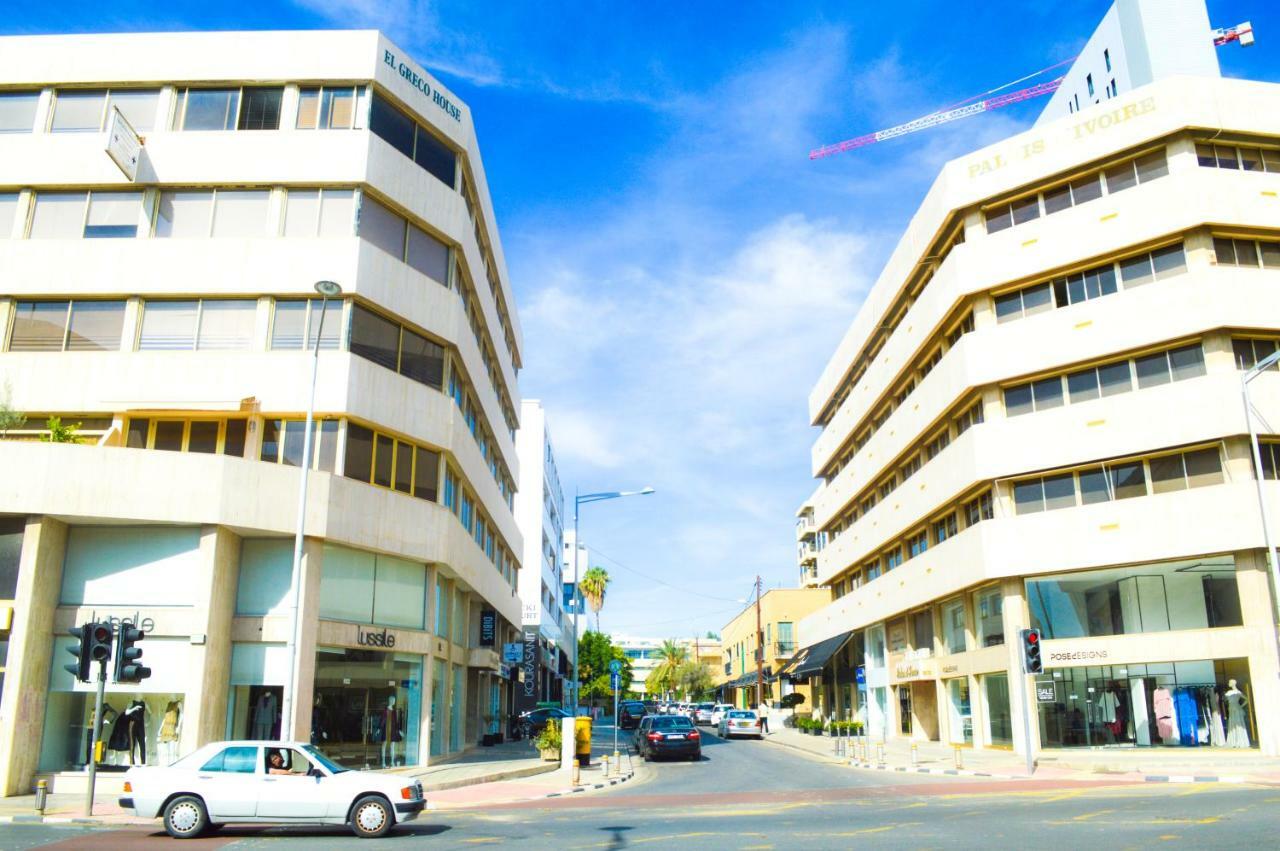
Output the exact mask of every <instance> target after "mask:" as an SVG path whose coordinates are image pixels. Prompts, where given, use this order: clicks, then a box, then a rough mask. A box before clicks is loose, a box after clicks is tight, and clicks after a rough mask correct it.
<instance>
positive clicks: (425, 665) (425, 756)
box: [418, 565, 440, 765]
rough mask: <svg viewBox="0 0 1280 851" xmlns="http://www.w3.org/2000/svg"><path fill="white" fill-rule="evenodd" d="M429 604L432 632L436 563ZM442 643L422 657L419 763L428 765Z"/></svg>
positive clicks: (431, 569)
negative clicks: (437, 653)
mask: <svg viewBox="0 0 1280 851" xmlns="http://www.w3.org/2000/svg"><path fill="white" fill-rule="evenodd" d="M426 570H427V606H426V619H427V622H426V629H428V630H430V631H431V632H432V633H434V632H435V628H436V570H437V568H436V567H435V566H434V565H427V568H426ZM439 644H440V640H439V637H438V636H437V637H436V638H435V639H433V640H432V641H431V648H432V651H433V652H430V653H427V654H426V655H425V656H423V657H422V702H421V707H420V710H419V714H418V729H419V730H420V731H421V733H420V734H419V735H418V764H419V765H428V764H430V761H431V726H432V724H434V723H435V719H434V718H433V717H432V716H431V690H432V687H433V683H434V681H435V665H434V664H433V661H434V659H435V652H434V650H435V648H436V647H438V646H439Z"/></svg>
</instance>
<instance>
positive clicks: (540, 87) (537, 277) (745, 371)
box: [0, 0, 1280, 636]
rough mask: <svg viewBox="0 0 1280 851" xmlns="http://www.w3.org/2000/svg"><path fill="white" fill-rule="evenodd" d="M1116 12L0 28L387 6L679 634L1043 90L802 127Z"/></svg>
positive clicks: (626, 544) (536, 6)
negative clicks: (980, 167)
mask: <svg viewBox="0 0 1280 851" xmlns="http://www.w3.org/2000/svg"><path fill="white" fill-rule="evenodd" d="M1109 5H1110V4H1109V0H1059V1H1058V2H1050V1H1049V0H1003V1H1002V0H996V2H986V3H964V4H956V3H942V2H920V0H904V2H898V3H893V4H884V3H868V2H862V3H851V2H845V3H776V2H769V3H765V2H735V3H732V4H730V3H694V4H691V3H672V2H652V3H643V4H641V3H630V4H626V3H603V2H591V3H574V4H570V3H559V2H541V3H532V2H507V3H454V2H425V0H292V2H290V0H256V1H255V2H253V3H244V4H241V3H208V2H207V0H206V2H187V0H169V2H164V3H160V2H149V0H135V2H132V3H129V4H124V5H121V4H102V3H98V2H83V0H73V1H72V2H59V3H48V2H32V0H16V2H15V0H10V2H9V3H7V4H6V11H5V15H4V16H3V19H0V30H3V31H6V32H10V33H31V32H64V31H97V30H168V29H268V28H275V29H287V28H316V27H377V28H380V29H383V30H384V31H386V32H387V33H388V35H389V36H390V37H391V38H392V39H393V40H395V41H396V42H398V43H399V44H400V45H401V47H403V48H404V49H406V50H407V51H409V52H410V53H411V54H413V55H414V57H415V58H416V59H417V60H418V61H419V62H421V63H422V64H423V65H425V66H426V67H427V68H428V69H430V70H431V71H433V72H434V73H436V74H437V75H438V76H439V77H440V79H441V80H442V81H444V82H445V83H446V84H447V85H448V86H449V87H451V88H452V89H453V90H454V91H455V92H457V93H458V95H459V96H461V97H462V98H463V100H465V101H466V102H467V103H468V104H469V106H470V107H471V110H472V113H473V115H474V117H475V122H476V125H477V130H478V134H479V138H480V145H481V150H482V153H483V156H484V164H485V168H486V171H487V173H488V176H489V185H490V188H491V191H492V193H493V201H494V207H495V209H496V211H497V216H498V221H499V227H500V231H501V238H502V241H503V244H504V247H505V251H506V256H507V264H508V269H509V272H510V275H511V280H512V283H513V286H514V288H515V292H516V298H517V302H518V305H517V307H518V311H519V313H520V316H521V322H522V324H523V326H524V334H525V346H526V368H525V370H524V372H523V373H522V374H521V385H522V386H521V392H522V394H523V395H524V396H525V397H526V398H540V399H542V400H543V401H544V404H545V405H546V406H547V408H548V410H549V415H550V418H551V427H552V431H553V440H554V442H555V445H556V450H557V453H558V456H559V461H560V474H561V480H562V481H563V482H564V484H565V488H566V495H567V496H568V497H570V498H571V497H572V493H573V489H574V487H575V486H577V487H580V488H581V489H582V490H583V492H589V491H597V490H615V489H630V488H638V487H640V486H643V485H652V486H653V487H655V488H657V490H658V493H657V494H655V495H653V496H650V497H643V498H635V499H629V500H625V501H613V502H604V503H598V504H595V505H591V506H588V507H587V508H586V509H585V511H584V514H583V536H584V539H585V540H587V541H588V542H589V543H590V544H592V545H593V546H594V547H595V548H596V549H597V551H598V553H599V557H598V558H597V559H596V563H599V564H602V565H603V566H605V567H606V568H608V569H609V570H610V572H611V573H612V575H613V577H614V580H615V582H614V586H613V587H612V588H611V589H610V593H609V599H608V601H607V603H606V607H605V611H604V613H603V617H604V627H605V629H606V630H614V631H618V632H625V633H628V634H633V635H654V636H673V635H691V634H693V633H695V632H703V631H705V630H707V629H713V630H719V628H720V627H721V626H722V625H723V624H724V623H725V621H727V620H728V619H729V618H730V617H731V616H732V615H733V614H734V612H736V611H737V609H738V608H740V607H739V606H738V605H737V604H735V602H734V601H735V600H738V599H742V598H745V597H746V596H747V595H748V593H749V591H750V585H751V583H752V581H753V580H754V577H755V575H756V574H757V573H759V574H760V575H762V576H763V577H764V580H765V583H766V586H767V587H774V586H777V585H780V584H781V585H791V584H794V582H795V579H796V576H797V568H796V564H795V554H794V533H793V514H794V511H795V509H796V507H797V506H798V505H799V504H800V502H801V501H802V500H803V499H804V498H805V497H806V496H808V494H809V493H811V492H812V490H813V489H814V486H815V482H814V481H813V480H812V479H811V478H810V476H809V448H810V445H811V444H812V442H813V440H814V438H815V436H816V432H814V431H813V430H812V429H811V428H810V427H809V426H808V422H807V410H806V398H807V396H808V392H809V390H810V388H811V387H812V385H813V383H814V380H815V379H816V378H817V376H818V374H819V372H820V371H821V369H822V367H823V366H824V364H825V363H826V360H827V358H828V356H829V355H830V354H831V352H832V350H833V349H834V347H835V344H836V342H837V341H838V339H839V338H840V336H841V335H842V334H843V332H844V330H845V329H846V328H847V326H848V324H849V323H850V322H851V321H852V319H853V316H854V314H855V313H856V311H857V308H858V305H859V304H860V302H861V299H862V297H863V295H864V294H865V292H866V289H867V287H868V286H869V285H870V283H871V282H872V281H874V279H875V277H876V275H877V273H878V272H879V269H880V266H881V264H882V263H883V261H884V259H885V258H886V257H887V256H888V254H889V252H890V251H891V250H892V248H893V246H894V244H895V242H896V240H897V238H898V235H899V234H900V232H901V231H902V229H903V227H904V226H905V224H906V222H907V220H908V219H909V217H910V216H911V214H912V213H913V212H914V210H915V208H916V206H917V204H918V203H919V201H920V199H921V198H922V197H923V195H924V193H925V191H926V190H927V188H928V186H929V184H930V183H931V181H932V180H933V178H934V176H935V175H936V173H937V171H938V168H939V166H940V165H941V164H942V163H943V162H945V161H946V160H948V159H950V158H952V157H955V156H957V155H959V154H961V153H963V152H965V151H967V150H970V149H972V148H975V147H979V146H981V145H984V144H987V143H990V142H992V141H995V140H996V139H999V138H1001V137H1003V136H1006V135H1009V134H1010V133H1014V132H1017V131H1019V130H1021V129H1024V128H1025V127H1027V126H1029V125H1030V123H1031V122H1032V121H1033V120H1034V118H1035V116H1036V114H1037V113H1038V111H1039V109H1040V108H1041V107H1042V106H1043V103H1044V101H1043V100H1041V101H1035V102H1031V103H1029V104H1025V105H1022V106H1018V107H1013V108H1010V109H1007V110H1004V111H1002V112H998V113H992V114H990V115H984V116H980V117H977V118H973V119H969V120H967V121H965V122H961V123H958V124H954V125H950V126H948V127H946V128H941V129H938V130H934V131H931V132H927V133H921V134H916V135H915V136H911V137H907V138H904V139H900V140H896V141H893V142H889V143H885V144H881V145H876V146H874V147H872V148H869V149H866V150H863V151H859V152H855V153H849V154H844V155H841V156H837V157H833V158H830V159H827V160H823V161H819V162H810V161H809V160H808V158H807V153H808V151H809V150H810V148H812V147H815V146H817V145H819V144H822V143H826V142H835V141H839V140H841V139H845V138H849V137H851V136H856V135H860V134H862V133H865V132H868V131H871V130H875V129H880V128H883V127H887V126H891V125H894V124H897V123H900V122H902V121H906V120H909V119H911V118H915V117H918V116H919V115H923V114H925V113H928V112H930V111H932V110H933V109H936V108H938V107H941V106H944V105H947V104H950V103H952V102H954V101H957V100H960V99H962V98H965V97H968V96H970V95H975V94H978V93H979V92H982V91H985V90H987V89H989V88H992V87H994V86H997V85H1000V84H1002V83H1005V82H1007V81H1009V80H1013V79H1015V78H1018V77H1021V76H1022V75H1024V74H1026V73H1028V72H1030V71H1033V70H1036V69H1038V68H1042V67H1044V66H1047V65H1050V64H1052V63H1054V62H1057V61H1059V60H1062V59H1065V58H1068V57H1070V56H1071V55H1072V54H1073V53H1074V52H1076V51H1077V50H1079V48H1080V47H1081V46H1082V45H1083V43H1084V41H1085V39H1086V38H1087V37H1088V35H1089V34H1090V33H1091V32H1092V30H1093V28H1094V26H1095V25H1096V23H1097V21H1098V20H1099V19H1100V18H1101V16H1102V15H1103V13H1104V12H1105V11H1106V9H1107V7H1108V6H1109ZM1208 5H1209V11H1210V18H1211V20H1212V21H1213V23H1214V24H1215V25H1217V26H1226V25H1232V24H1236V23H1238V22H1240V21H1241V20H1245V19H1249V18H1251V19H1252V20H1253V23H1254V25H1255V28H1256V29H1257V31H1258V34H1259V40H1258V45H1257V46H1255V47H1253V48H1251V49H1249V50H1242V49H1240V48H1239V47H1236V46H1230V47H1228V48H1224V49H1221V50H1220V53H1219V56H1220V59H1221V61H1222V64H1223V71H1224V73H1226V74H1228V75H1230V76H1242V77H1251V78H1254V79H1264V80H1272V81H1280V62H1278V61H1277V53H1276V49H1275V48H1274V46H1273V45H1274V44H1275V43H1277V41H1280V10H1277V9H1276V8H1275V7H1274V4H1273V3H1270V2H1262V0H1209V3H1208ZM570 511H571V506H570ZM655 580H656V581H655ZM664 583H665V584H664Z"/></svg>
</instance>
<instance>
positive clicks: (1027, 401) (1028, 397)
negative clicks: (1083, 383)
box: [1004, 376, 1062, 417]
mask: <svg viewBox="0 0 1280 851" xmlns="http://www.w3.org/2000/svg"><path fill="white" fill-rule="evenodd" d="M1004 403H1005V408H1006V410H1007V412H1008V415H1009V416H1011V417H1014V416H1018V415H1019V414H1029V413H1031V412H1032V411H1033V410H1034V411H1044V410H1048V409H1049V408H1060V407H1062V379H1061V378H1059V377H1058V376H1054V377H1053V378H1043V379H1041V380H1039V381H1032V382H1030V383H1028V384H1019V385H1017V386H1015V387H1008V388H1006V389H1005V391H1004Z"/></svg>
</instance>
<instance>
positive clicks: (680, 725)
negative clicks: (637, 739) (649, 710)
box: [653, 716, 693, 730]
mask: <svg viewBox="0 0 1280 851" xmlns="http://www.w3.org/2000/svg"><path fill="white" fill-rule="evenodd" d="M692 726H693V722H692V721H690V720H689V719H688V718H681V717H679V716H672V717H670V718H654V719H653V729H655V730H686V729H688V728H690V727H692Z"/></svg>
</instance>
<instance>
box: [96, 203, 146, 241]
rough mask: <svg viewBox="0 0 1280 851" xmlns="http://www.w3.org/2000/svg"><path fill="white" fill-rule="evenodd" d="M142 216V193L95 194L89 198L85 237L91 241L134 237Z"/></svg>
mask: <svg viewBox="0 0 1280 851" xmlns="http://www.w3.org/2000/svg"><path fill="white" fill-rule="evenodd" d="M141 216H142V193H141V192H94V193H91V194H90V196H89V216H88V219H87V220H86V221H85V225H84V235H85V237H86V238H90V239H93V238H97V239H101V238H121V237H134V236H137V235H138V222H139V221H140V219H141Z"/></svg>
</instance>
